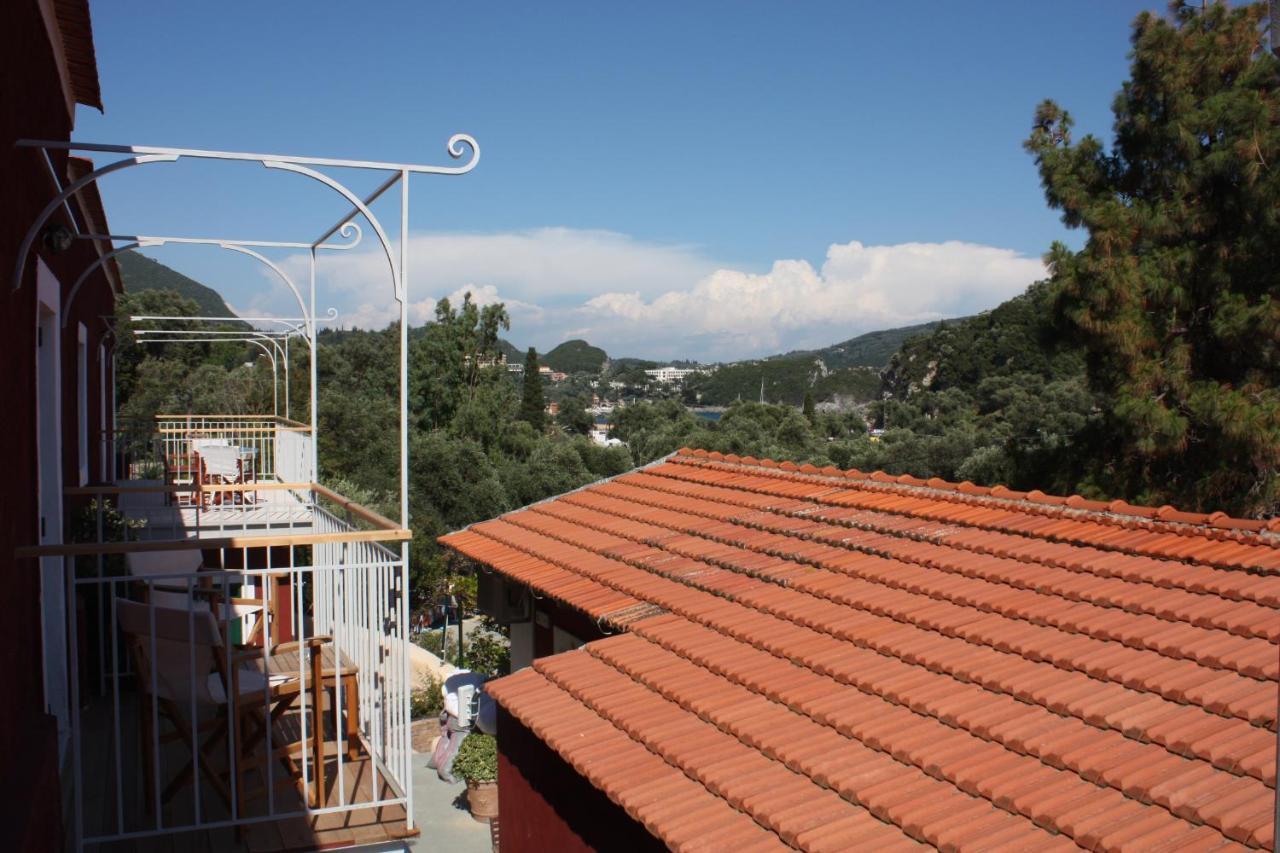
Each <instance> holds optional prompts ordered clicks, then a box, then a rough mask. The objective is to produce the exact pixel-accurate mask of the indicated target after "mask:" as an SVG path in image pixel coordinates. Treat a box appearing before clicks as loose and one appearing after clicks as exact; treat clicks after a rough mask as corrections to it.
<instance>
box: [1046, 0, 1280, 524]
mask: <svg viewBox="0 0 1280 853" xmlns="http://www.w3.org/2000/svg"><path fill="white" fill-rule="evenodd" d="M1265 20H1266V9H1265V4H1261V3H1255V4H1252V5H1246V6H1241V7H1239V8H1235V9H1232V8H1228V6H1227V5H1226V4H1225V3H1213V4H1210V5H1209V6H1208V8H1206V9H1203V10H1202V9H1201V8H1200V7H1199V6H1198V5H1197V6H1196V7H1189V6H1187V5H1185V4H1181V3H1175V4H1174V5H1173V6H1172V7H1171V12H1170V17H1169V19H1162V18H1160V17H1158V16H1155V15H1152V14H1149V13H1144V14H1142V15H1139V16H1138V18H1137V19H1136V20H1135V21H1134V25H1133V36H1132V43H1133V51H1132V53H1131V54H1130V58H1131V68H1130V79H1129V80H1128V81H1126V82H1125V84H1124V86H1123V89H1122V90H1121V92H1120V93H1119V94H1118V95H1117V96H1116V99H1115V102H1114V105H1113V107H1112V110H1113V112H1114V114H1115V125H1114V129H1115V142H1114V145H1113V147H1112V149H1111V150H1110V151H1108V150H1106V149H1105V148H1104V146H1103V145H1102V143H1101V142H1100V141H1099V140H1097V139H1096V138H1094V137H1092V136H1085V137H1083V138H1082V139H1080V140H1079V141H1078V142H1073V141H1072V138H1071V127H1072V121H1071V117H1070V116H1069V115H1068V114H1067V113H1066V112H1065V111H1064V110H1062V109H1061V108H1060V107H1059V106H1058V105H1057V104H1055V103H1053V102H1052V101H1046V102H1044V103H1043V104H1041V105H1040V107H1039V109H1038V110H1037V112H1036V118H1035V123H1034V125H1033V129H1032V133H1031V136H1030V138H1029V139H1028V140H1027V142H1026V147H1027V149H1028V150H1029V151H1030V152H1031V153H1032V154H1033V155H1034V156H1035V159H1036V162H1037V165H1038V166H1039V171H1040V177H1041V181H1042V183H1043V185H1044V188H1045V196H1046V198H1047V199H1048V201H1049V204H1050V205H1051V206H1053V207H1055V208H1058V209H1060V210H1061V211H1062V219H1063V221H1064V222H1065V223H1066V224H1067V225H1068V226H1069V227H1072V228H1084V229H1085V230H1086V231H1087V232H1088V235H1089V236H1088V240H1087V242H1086V244H1085V247H1084V249H1083V250H1081V251H1079V252H1072V251H1070V250H1069V249H1068V248H1067V247H1066V246H1064V245H1063V244H1061V243H1055V244H1054V246H1053V248H1052V249H1051V251H1050V253H1049V256H1048V261H1049V265H1050V269H1051V271H1052V274H1053V287H1054V288H1055V299H1054V301H1055V313H1056V316H1057V319H1058V322H1059V324H1060V326H1061V328H1062V329H1063V331H1064V333H1065V334H1066V335H1068V336H1071V337H1073V338H1076V339H1079V340H1081V341H1083V342H1084V344H1085V346H1086V347H1087V353H1088V356H1087V358H1088V361H1087V363H1088V373H1089V380H1090V384H1091V386H1092V387H1093V388H1094V389H1095V390H1096V391H1099V392H1101V393H1102V394H1103V395H1104V399H1106V400H1108V401H1109V404H1110V411H1109V412H1107V413H1106V426H1107V428H1106V430H1105V431H1104V432H1103V433H1102V435H1101V436H1100V438H1099V440H1098V441H1097V446H1096V454H1095V455H1096V458H1094V459H1093V460H1091V462H1090V464H1091V466H1092V468H1091V470H1090V472H1089V480H1088V483H1087V484H1091V485H1092V486H1093V487H1094V490H1095V491H1107V492H1110V493H1111V494H1115V495H1124V496H1127V497H1137V498H1138V499H1142V500H1145V501H1165V500H1167V501H1170V502H1173V503H1176V504H1179V505H1181V506H1185V507H1187V508H1198V509H1202V510H1212V509H1224V510H1228V511H1232V512H1236V513H1248V514H1263V513H1268V512H1275V511H1276V509H1277V499H1278V497H1280V482H1278V475H1277V471H1278V470H1280V94H1278V93H1280V61H1278V60H1277V59H1276V57H1274V56H1273V55H1272V54H1271V53H1270V52H1269V51H1267V50H1266V43H1265V33H1266V28H1265V27H1264V26H1263V24H1264V21H1265Z"/></svg>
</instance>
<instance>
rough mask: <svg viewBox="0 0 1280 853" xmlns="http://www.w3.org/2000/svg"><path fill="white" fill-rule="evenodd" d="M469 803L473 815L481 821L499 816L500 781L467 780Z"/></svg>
mask: <svg viewBox="0 0 1280 853" xmlns="http://www.w3.org/2000/svg"><path fill="white" fill-rule="evenodd" d="M467 805H469V806H470V807H471V817H472V818H473V819H474V820H478V821H480V822H481V823H483V822H486V821H488V820H489V819H490V818H495V817H497V816H498V783H497V782H472V781H471V780H469V779H468V780H467Z"/></svg>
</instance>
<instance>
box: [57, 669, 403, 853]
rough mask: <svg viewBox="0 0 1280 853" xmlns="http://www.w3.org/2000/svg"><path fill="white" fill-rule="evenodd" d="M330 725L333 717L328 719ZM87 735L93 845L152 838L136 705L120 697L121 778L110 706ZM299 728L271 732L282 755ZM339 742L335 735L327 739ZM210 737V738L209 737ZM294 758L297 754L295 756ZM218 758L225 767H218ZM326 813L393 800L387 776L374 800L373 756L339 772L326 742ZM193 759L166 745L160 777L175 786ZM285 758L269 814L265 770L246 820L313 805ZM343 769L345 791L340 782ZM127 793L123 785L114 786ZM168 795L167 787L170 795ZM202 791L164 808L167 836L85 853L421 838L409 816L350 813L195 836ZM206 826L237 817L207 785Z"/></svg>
mask: <svg viewBox="0 0 1280 853" xmlns="http://www.w3.org/2000/svg"><path fill="white" fill-rule="evenodd" d="M326 716H328V715H326ZM82 725H83V730H84V732H85V737H84V743H83V746H82V751H83V758H84V779H85V780H86V782H85V786H84V788H85V798H84V815H83V825H84V830H85V837H86V838H92V837H95V836H97V837H101V836H105V835H114V834H118V833H119V832H120V830H121V828H123V831H124V832H148V831H154V830H155V829H156V828H157V815H156V814H155V812H154V809H148V808H147V807H146V804H145V803H144V794H143V790H144V776H143V764H144V762H143V759H142V750H141V748H140V742H139V726H138V717H137V709H136V702H135V701H134V698H133V696H132V694H129V695H122V696H121V702H120V727H119V728H120V743H119V750H118V754H119V762H118V766H119V770H120V772H119V774H117V744H116V740H115V734H114V732H115V729H116V726H115V716H114V711H113V703H112V702H111V701H109V699H106V700H104V699H98V700H96V701H95V702H94V703H92V704H91V705H90V706H89V707H88V708H86V709H85V711H84V712H83V713H82ZM299 725H300V720H299V719H298V718H297V717H296V715H286V716H285V717H284V718H282V719H281V721H280V723H279V725H277V726H276V728H275V730H274V732H273V746H274V747H276V748H277V752H279V751H281V744H285V743H288V742H290V741H291V740H296V739H297V734H298V727H299ZM327 734H329V735H332V733H331V732H329V733H327ZM206 737H207V734H206ZM293 752H294V755H295V756H296V749H295V750H293ZM218 753H221V754H222V756H224V758H223V759H222V760H221V761H219V759H218ZM265 753H266V749H265V744H263V745H262V746H261V747H260V748H259V751H258V756H257V758H258V760H259V763H260V765H262V766H263V767H265V766H266V762H265ZM226 754H227V750H226V743H225V741H223V742H222V744H221V749H220V750H216V751H215V752H214V754H213V755H212V756H211V757H210V759H209V761H208V768H209V770H210V771H211V772H216V773H221V774H223V775H224V776H225V775H226V773H225V770H226V766H227V763H228V762H227V761H226V760H225V756H226ZM325 754H326V761H325V778H326V782H327V785H326V791H325V794H326V803H325V805H326V807H336V806H339V805H342V804H344V803H345V804H348V805H356V806H358V805H359V804H361V803H370V802H376V801H378V800H380V799H381V800H386V799H395V793H394V791H393V790H392V788H391V787H390V786H389V785H388V784H386V782H385V781H384V780H383V778H382V775H381V774H380V773H379V774H376V775H377V776H378V788H379V789H380V790H379V792H378V794H379V796H377V797H375V796H374V776H375V772H374V771H375V768H374V765H373V762H372V761H371V759H370V758H369V757H368V753H367V752H366V751H364V750H363V749H362V750H361V756H360V757H359V758H356V759H348V758H347V757H346V756H345V755H344V756H343V757H342V760H341V762H339V757H338V750H337V741H336V739H334V738H332V737H330V738H329V739H328V740H326V751H325ZM190 758H191V751H190V749H189V748H188V747H186V745H185V744H183V743H182V742H181V741H180V740H174V741H171V742H169V743H167V744H166V745H165V746H164V749H163V750H162V753H161V777H162V778H163V779H164V780H165V782H167V781H168V780H169V779H171V778H173V777H174V776H175V775H176V774H177V773H178V771H179V770H180V769H181V768H182V767H183V766H184V765H185V764H186V763H187V762H188V761H189V760H190ZM287 760H288V759H287V756H283V755H278V757H277V758H276V759H275V760H274V761H273V762H271V763H270V766H271V777H272V791H273V796H272V800H273V802H272V803H271V809H270V810H269V807H268V797H267V791H266V775H267V774H266V772H264V771H263V770H261V769H259V770H256V771H251V772H247V773H245V774H244V776H243V782H242V784H244V785H245V786H246V787H245V791H246V802H245V807H244V810H243V811H242V812H241V814H244V815H255V816H266V815H268V814H280V813H287V812H301V811H303V810H304V809H305V808H306V803H307V798H306V796H305V794H304V791H303V788H302V781H301V779H297V778H294V776H293V775H292V774H291V773H290V772H289V768H288V764H287ZM339 764H341V784H339V782H338V778H339ZM117 778H119V779H120V784H119V785H117V784H116V779H117ZM162 787H163V785H162ZM195 799H196V798H195V787H194V786H193V785H191V784H186V785H184V786H182V787H180V788H179V789H178V790H177V791H176V792H175V794H174V796H173V797H172V799H171V800H170V801H169V802H167V803H164V804H162V807H161V808H160V811H159V824H158V825H159V827H160V828H161V829H162V830H166V829H167V828H169V827H172V829H167V831H163V832H162V834H157V835H151V836H147V837H140V838H136V839H126V840H119V841H112V842H104V843H101V844H93V845H86V849H87V850H91V851H95V853H97V851H102V853H124V852H125V851H139V853H214V851H217V853H221V851H239V853H260V852H261V853H268V851H273V852H274V851H303V850H328V849H340V848H344V847H351V846H355V845H362V844H385V843H388V842H392V841H396V840H398V839H403V838H407V837H410V836H413V835H416V834H417V831H416V830H414V831H413V832H409V831H408V830H407V829H406V814H405V810H404V808H403V806H400V805H390V806H382V807H366V808H355V809H353V810H350V811H345V812H339V813H333V814H322V815H311V816H307V815H300V816H295V817H287V818H282V819H278V820H269V821H263V822H259V823H253V824H246V825H243V826H242V827H240V828H239V829H238V830H237V829H236V828H232V827H225V828H217V829H202V830H194V831H192V830H187V831H184V830H183V829H182V827H183V826H184V825H185V826H190V825H191V824H192V823H193V822H194V820H195V817H196V805H197V804H196V801H195ZM199 806H200V817H201V819H202V820H203V821H205V822H210V821H218V820H226V819H228V818H229V817H230V809H229V807H228V805H227V803H226V802H225V801H224V800H223V799H222V798H221V797H220V796H219V795H218V793H217V792H216V790H215V789H214V787H213V785H211V784H210V783H208V781H206V780H202V784H201V786H200V803H199Z"/></svg>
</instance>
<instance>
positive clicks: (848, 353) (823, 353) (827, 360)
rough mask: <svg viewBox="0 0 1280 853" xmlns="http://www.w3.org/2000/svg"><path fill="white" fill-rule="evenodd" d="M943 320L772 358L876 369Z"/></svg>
mask: <svg viewBox="0 0 1280 853" xmlns="http://www.w3.org/2000/svg"><path fill="white" fill-rule="evenodd" d="M966 319H968V318H966V317H960V318H957V319H955V320H948V321H947V322H949V323H961V322H964V320H966ZM941 322H942V321H941V320H935V321H933V322H932V323H920V324H919V325H915V326H901V327H899V328H897V329H881V330H879V331H876V332H867V333H866V334H865V335H858V336H857V337H856V338H850V339H849V340H847V341H844V342H842V343H838V344H832V345H831V346H829V347H823V348H822V349H817V350H795V351H792V352H789V353H785V354H783V355H775V356H772V358H793V357H796V356H802V355H807V356H813V357H815V358H820V359H822V363H823V364H825V365H826V366H827V368H828V369H829V370H837V369H839V368H842V367H874V368H881V367H884V366H885V365H886V364H888V363H889V359H890V358H891V357H892V356H893V354H894V353H896V352H897V351H898V350H899V349H900V348H901V347H902V344H903V342H904V341H906V340H907V339H908V338H911V337H915V336H916V335H920V334H923V333H925V332H931V331H933V330H934V329H936V328H937V327H938V326H939V324H940V323H941Z"/></svg>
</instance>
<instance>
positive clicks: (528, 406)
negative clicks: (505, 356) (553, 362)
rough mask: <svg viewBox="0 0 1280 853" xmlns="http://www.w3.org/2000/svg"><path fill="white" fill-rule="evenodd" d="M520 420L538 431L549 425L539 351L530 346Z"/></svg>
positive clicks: (526, 357)
mask: <svg viewBox="0 0 1280 853" xmlns="http://www.w3.org/2000/svg"><path fill="white" fill-rule="evenodd" d="M520 420H522V421H524V422H526V423H527V424H529V426H531V427H533V428H534V429H535V430H536V431H537V432H539V433H540V432H542V431H543V430H544V429H545V428H546V425H547V401H546V398H545V397H544V396H543V394H542V376H541V375H539V373H538V353H537V351H536V350H535V349H534V348H533V347H529V354H528V355H526V356H525V359H524V386H523V389H522V392H521V395H520Z"/></svg>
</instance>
